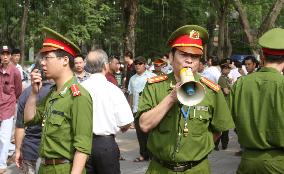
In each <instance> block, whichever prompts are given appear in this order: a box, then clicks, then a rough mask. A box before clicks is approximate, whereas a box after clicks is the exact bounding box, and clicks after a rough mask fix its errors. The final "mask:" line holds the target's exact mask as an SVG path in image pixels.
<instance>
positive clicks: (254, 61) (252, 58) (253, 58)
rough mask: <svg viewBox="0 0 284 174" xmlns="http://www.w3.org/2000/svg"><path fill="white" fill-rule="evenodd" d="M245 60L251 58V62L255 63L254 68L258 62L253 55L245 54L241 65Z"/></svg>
mask: <svg viewBox="0 0 284 174" xmlns="http://www.w3.org/2000/svg"><path fill="white" fill-rule="evenodd" d="M246 60H251V61H252V63H255V64H256V68H257V67H258V64H259V62H258V60H257V59H256V58H255V57H254V56H247V57H245V58H244V60H243V65H244V64H245V61H246Z"/></svg>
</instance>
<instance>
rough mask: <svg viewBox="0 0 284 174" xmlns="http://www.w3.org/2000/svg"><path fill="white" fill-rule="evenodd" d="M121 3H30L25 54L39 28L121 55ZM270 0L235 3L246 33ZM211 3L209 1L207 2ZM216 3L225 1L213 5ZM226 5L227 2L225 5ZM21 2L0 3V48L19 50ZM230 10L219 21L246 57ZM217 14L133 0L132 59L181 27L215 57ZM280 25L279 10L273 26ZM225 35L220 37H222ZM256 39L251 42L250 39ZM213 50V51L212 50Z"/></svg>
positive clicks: (197, 5) (201, 5)
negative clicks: (202, 38)
mask: <svg viewBox="0 0 284 174" xmlns="http://www.w3.org/2000/svg"><path fill="white" fill-rule="evenodd" d="M123 1H124V0H108V1H104V0H30V6H29V13H28V20H27V25H26V32H25V52H26V55H27V53H28V49H29V48H30V47H34V48H35V51H38V49H39V48H40V47H41V43H42V39H43V38H42V37H43V36H42V34H41V30H40V29H41V27H42V26H47V27H50V28H52V29H54V30H56V31H58V32H60V33H61V34H63V35H66V36H67V37H69V38H70V39H71V40H73V41H74V42H75V43H76V44H78V45H79V46H80V47H81V48H82V50H83V52H84V53H86V52H87V51H88V50H90V49H92V48H97V47H101V48H103V49H105V50H106V51H107V52H108V53H109V54H120V55H122V54H123V49H124V40H123V39H124V36H123V34H124V33H125V23H124V22H125V21H124V20H123V19H124V16H123V13H122V12H123V10H122V8H123V6H122V5H123V4H122V2H123ZM275 1H276V0H272V1H271V0H241V2H242V4H243V7H244V9H245V11H246V12H247V16H248V22H249V24H250V28H251V32H252V33H255V34H256V33H257V32H258V29H259V28H260V26H261V25H262V22H263V21H264V20H265V16H266V14H268V13H269V11H270V10H271V7H272V5H273V4H274V2H275ZM212 2H213V1H212ZM218 2H220V3H222V2H225V0H220V1H218ZM229 2H232V1H229ZM23 7H24V4H23V0H2V1H1V5H0V21H1V27H0V44H1V45H3V44H8V45H10V46H11V47H19V46H20V39H19V38H20V37H19V36H20V32H21V20H22V15H23V9H24V8H23ZM235 12H236V10H235V8H234V7H233V5H232V4H231V3H230V4H229V6H228V12H227V16H226V18H225V20H226V21H225V23H226V24H228V31H229V34H230V40H231V43H232V52H233V54H236V53H237V54H250V53H251V52H250V44H249V42H248V40H247V38H246V35H245V32H244V29H243V28H242V25H241V22H240V20H239V19H238V17H237V18H234V17H233V16H234V14H236V13H235ZM218 15H220V13H219V12H218V10H217V9H216V8H214V6H213V5H212V4H210V1H208V0H143V1H139V6H138V16H137V24H136V27H135V37H136V38H135V40H136V41H135V52H136V56H138V55H143V56H145V57H147V58H152V59H153V58H156V57H158V56H161V55H163V54H164V53H166V52H167V51H168V50H169V48H168V46H167V44H166V43H167V39H168V37H169V35H170V33H171V32H173V31H174V30H175V29H176V28H178V27H180V26H182V25H185V24H197V25H201V26H203V27H205V28H207V29H208V31H209V33H210V36H211V37H210V43H209V45H208V49H207V50H208V52H209V54H217V51H216V50H217V48H216V47H214V45H213V44H212V43H213V37H212V36H218V31H217V30H216V24H217V23H218V20H219V18H218ZM283 25H284V10H283V9H282V11H281V13H280V15H279V16H278V18H277V19H276V21H275V23H274V24H273V25H272V26H273V27H282V28H283ZM225 37H226V36H225ZM256 39H257V38H256ZM214 50H215V51H214Z"/></svg>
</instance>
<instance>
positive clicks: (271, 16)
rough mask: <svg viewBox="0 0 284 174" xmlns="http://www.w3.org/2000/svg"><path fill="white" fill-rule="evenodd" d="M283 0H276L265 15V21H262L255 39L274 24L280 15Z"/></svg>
mask: <svg viewBox="0 0 284 174" xmlns="http://www.w3.org/2000/svg"><path fill="white" fill-rule="evenodd" d="M283 4H284V0H277V1H275V3H274V4H273V6H272V7H271V9H270V10H269V12H268V14H267V15H266V17H265V19H264V20H263V22H262V24H261V26H260V28H259V30H258V32H257V37H260V36H262V35H263V33H264V32H266V31H267V30H269V29H270V28H271V27H272V26H273V25H274V23H275V21H276V19H277V17H278V16H279V14H280V13H281V9H282V7H283Z"/></svg>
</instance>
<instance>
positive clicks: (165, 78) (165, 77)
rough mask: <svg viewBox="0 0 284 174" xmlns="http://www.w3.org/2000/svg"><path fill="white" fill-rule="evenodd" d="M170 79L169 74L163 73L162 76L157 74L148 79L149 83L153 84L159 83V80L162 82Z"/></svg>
mask: <svg viewBox="0 0 284 174" xmlns="http://www.w3.org/2000/svg"><path fill="white" fill-rule="evenodd" d="M167 79H168V76H166V75H161V76H155V77H152V78H149V79H147V81H148V83H150V84H152V83H158V82H162V81H165V80H167Z"/></svg>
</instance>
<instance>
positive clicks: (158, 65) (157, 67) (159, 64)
mask: <svg viewBox="0 0 284 174" xmlns="http://www.w3.org/2000/svg"><path fill="white" fill-rule="evenodd" d="M153 63H154V70H153V73H155V74H157V75H158V76H159V75H163V74H164V72H162V68H163V67H164V66H166V64H167V62H165V61H163V60H162V59H156V60H155V61H154V62H153Z"/></svg>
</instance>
